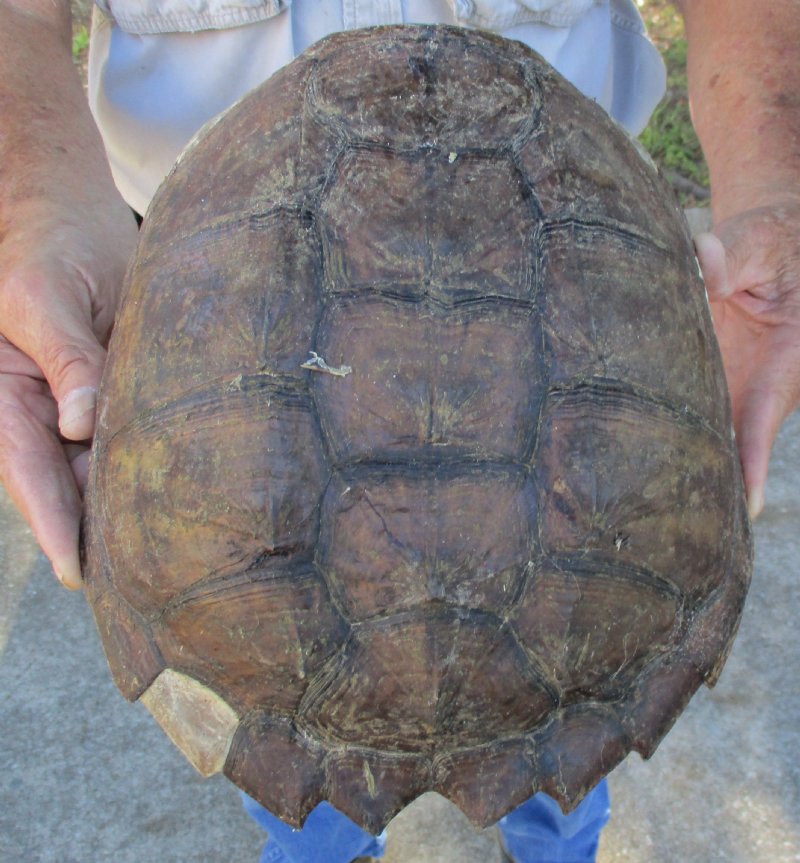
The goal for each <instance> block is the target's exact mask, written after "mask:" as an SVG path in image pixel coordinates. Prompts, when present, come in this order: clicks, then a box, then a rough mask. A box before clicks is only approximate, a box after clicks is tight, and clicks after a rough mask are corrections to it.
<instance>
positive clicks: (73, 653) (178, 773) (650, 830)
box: [0, 416, 800, 863]
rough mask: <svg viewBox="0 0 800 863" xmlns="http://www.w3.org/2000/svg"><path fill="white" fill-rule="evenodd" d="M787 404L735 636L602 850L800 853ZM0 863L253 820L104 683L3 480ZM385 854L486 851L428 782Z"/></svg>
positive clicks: (409, 861)
mask: <svg viewBox="0 0 800 863" xmlns="http://www.w3.org/2000/svg"><path fill="white" fill-rule="evenodd" d="M799 484H800V416H795V417H793V418H791V419H790V421H789V422H788V423H787V425H786V426H785V428H784V430H783V432H782V434H781V437H780V440H779V443H778V447H777V451H776V453H775V457H774V460H773V464H772V474H771V480H770V485H769V490H768V503H767V507H766V510H765V512H764V515H763V516H762V518H761V519H760V520H759V522H758V524H757V528H756V541H757V563H756V572H755V578H754V581H753V587H752V590H751V594H750V598H749V600H748V605H747V608H746V612H745V618H744V621H743V624H742V627H741V631H740V634H739V638H738V640H737V642H736V645H735V647H734V650H733V653H732V655H731V658H730V660H729V662H728V665H727V667H726V669H725V672H724V673H723V676H722V679H721V681H720V683H719V684H718V686H717V688H716V689H715V690H713V691H708V690H703V691H701V692H700V693H698V695H697V696H696V697H695V699H694V700H693V701H692V703H691V704H690V706H689V708H688V710H687V711H686V712H685V713H684V715H683V716H682V717H681V719H679V720H678V723H677V725H676V727H675V728H674V729H673V731H672V732H671V733H670V735H669V736H668V737H667V739H666V740H665V741H664V743H663V744H662V746H661V748H660V749H659V751H658V752H657V753H656V755H655V756H654V757H653V758H652V759H651V761H650V762H647V763H645V762H642V761H641V760H640V759H639V757H638V756H635V755H634V756H631V757H629V759H628V760H627V761H626V762H625V763H624V764H623V765H621V766H620V767H619V768H618V769H617V770H616V771H615V773H614V774H613V776H612V793H613V795H614V816H613V820H612V823H611V824H610V826H609V827H608V829H607V831H606V834H605V836H604V839H603V845H602V848H601V852H600V856H599V863H684V861H689V863H694V861H697V863H713V861H724V863H798V861H800V758H799V756H800V685H799V684H798V674H797V667H796V666H797V662H798V660H799V659H800V643H799V642H800V637H799V636H798V626H797V624H796V622H795V619H796V617H797V615H798V611H800V600H798V581H799V579H798V569H800V533H799V532H798V525H800V488H799V487H798V485H799ZM0 739H1V740H2V745H1V746H0V863H129V861H130V863H133V861H147V863H150V861H159V863H191V861H208V863H214V861H225V863H229V861H234V863H239V861H241V863H255V861H257V859H258V849H259V847H260V844H261V837H260V835H259V831H258V830H257V829H256V828H255V827H254V826H253V825H251V824H250V822H249V820H248V818H247V816H246V815H245V814H244V812H243V811H242V809H241V807H240V805H239V800H238V797H237V794H236V793H235V791H234V790H233V787H232V786H231V785H229V784H228V783H227V782H226V781H225V780H223V779H221V778H219V777H216V778H214V779H212V780H202V779H200V778H199V777H198V776H197V775H196V774H195V773H194V771H193V769H192V768H191V767H189V766H188V765H187V764H186V762H185V761H184V760H183V757H182V756H181V755H180V754H179V753H178V752H177V751H176V750H175V749H174V748H173V747H172V744H171V743H169V741H168V740H167V738H166V737H165V735H164V734H163V733H162V732H161V731H160V729H158V728H157V727H156V726H155V724H154V722H153V721H152V720H151V719H150V717H149V715H148V714H147V713H146V711H145V710H144V708H142V707H141V706H139V705H129V704H127V702H125V701H124V699H123V698H122V696H121V695H119V694H118V692H117V691H116V689H115V688H114V686H113V684H112V683H111V680H110V677H109V674H108V671H107V668H106V666H105V660H104V659H103V656H102V653H101V649H100V645H99V640H98V637H97V635H96V632H95V629H94V624H93V622H92V619H91V615H90V614H89V612H88V609H87V607H86V605H85V601H84V599H83V597H82V595H81V594H69V593H67V592H66V591H63V590H61V589H60V588H58V587H57V586H56V583H55V581H54V579H53V576H52V574H51V572H50V569H49V567H48V566H47V563H46V561H44V560H43V558H42V557H41V555H40V554H38V552H37V550H36V547H35V544H34V543H33V541H32V539H31V536H30V534H29V533H28V531H27V529H26V528H25V526H24V524H23V523H22V521H21V520H20V518H19V517H18V516H17V515H16V513H15V512H14V510H13V507H12V506H11V504H10V503H9V502H8V500H7V498H5V497H4V496H3V495H2V494H0ZM385 859H386V861H387V863H496V861H498V856H497V851H496V849H495V846H494V844H493V839H492V836H491V835H490V834H481V833H478V832H476V831H474V830H473V829H472V828H471V827H470V826H469V824H468V823H467V822H466V820H465V819H464V818H463V816H461V815H460V813H459V812H458V811H457V810H456V809H455V808H454V807H452V806H451V805H450V804H449V803H447V802H446V801H444V800H442V799H441V798H439V797H436V796H435V795H425V797H423V798H420V800H418V801H417V802H416V803H415V804H413V805H412V806H410V807H409V808H408V809H407V810H406V811H405V812H403V813H401V814H400V815H399V816H398V817H397V818H396V819H395V821H393V822H392V824H391V825H390V828H389V848H388V853H387V855H386V858H385Z"/></svg>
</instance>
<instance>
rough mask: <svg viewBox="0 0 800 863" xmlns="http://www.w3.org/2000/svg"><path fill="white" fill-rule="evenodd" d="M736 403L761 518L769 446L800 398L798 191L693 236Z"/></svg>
mask: <svg viewBox="0 0 800 863" xmlns="http://www.w3.org/2000/svg"><path fill="white" fill-rule="evenodd" d="M695 246H696V248H697V256H698V259H699V260H700V265H701V267H702V270H703V275H704V277H705V280H706V287H707V289H708V294H709V299H710V300H711V312H712V315H713V318H714V326H715V329H716V333H717V338H718V340H719V343H720V349H721V351H722V358H723V362H724V364H725V374H726V376H727V379H728V387H729V389H730V393H731V401H732V404H733V424H734V428H735V430H736V440H737V445H738V449H739V456H740V459H741V463H742V469H743V472H744V480H745V487H746V489H747V500H748V509H749V511H750V516H751V518H755V517H756V516H757V515H758V514H759V513H760V511H761V509H762V507H763V505H764V488H765V485H766V480H767V470H768V465H769V457H770V452H771V450H772V445H773V443H774V441H775V437H776V435H777V434H778V430H779V429H780V426H781V424H782V422H783V420H784V419H786V417H787V416H788V415H789V414H790V413H791V412H792V411H793V410H794V409H795V408H796V407H797V406H798V404H800V198H792V197H789V196H785V197H782V198H781V199H775V200H774V202H766V203H762V204H761V205H760V206H757V207H755V208H753V209H747V210H743V211H741V212H739V213H736V214H734V215H730V216H728V217H727V218H725V219H724V221H721V222H720V223H719V224H718V225H716V226H715V228H714V233H713V234H701V235H699V236H697V237H695Z"/></svg>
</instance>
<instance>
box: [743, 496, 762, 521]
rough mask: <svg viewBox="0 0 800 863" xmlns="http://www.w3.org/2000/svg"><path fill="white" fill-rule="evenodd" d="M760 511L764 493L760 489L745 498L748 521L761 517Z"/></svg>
mask: <svg viewBox="0 0 800 863" xmlns="http://www.w3.org/2000/svg"><path fill="white" fill-rule="evenodd" d="M762 509H764V491H763V489H760V488H756V489H753V491H751V492H750V494H749V496H748V498H747V512H748V514H749V516H750V521H755V520H756V519H757V518H758V517H759V515H761V510H762Z"/></svg>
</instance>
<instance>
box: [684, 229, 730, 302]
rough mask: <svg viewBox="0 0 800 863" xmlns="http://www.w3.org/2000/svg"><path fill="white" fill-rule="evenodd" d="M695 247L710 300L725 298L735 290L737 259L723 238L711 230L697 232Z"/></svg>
mask: <svg viewBox="0 0 800 863" xmlns="http://www.w3.org/2000/svg"><path fill="white" fill-rule="evenodd" d="M694 248H695V252H696V253H697V260H698V261H699V263H700V269H701V271H702V273H703V280H704V281H705V284H706V291H708V297H709V299H710V300H724V299H727V298H728V297H730V296H731V295H732V294H733V293H734V291H735V285H736V281H737V280H736V273H737V270H738V267H737V263H736V259H735V257H734V255H733V254H732V253H731V252H730V250H729V248H728V247H726V246H725V245H724V244H723V242H722V240H721V239H720V238H719V237H718V236H717V235H716V234H712V233H709V232H703V233H701V234H696V235H695V237H694Z"/></svg>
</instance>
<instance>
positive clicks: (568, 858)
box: [242, 780, 609, 863]
mask: <svg viewBox="0 0 800 863" xmlns="http://www.w3.org/2000/svg"><path fill="white" fill-rule="evenodd" d="M242 799H243V800H244V805H245V809H246V810H247V811H248V813H249V814H250V815H251V816H252V817H253V818H254V819H255V820H256V821H257V822H258V823H259V825H261V827H263V828H264V829H265V830H266V831H267V833H268V834H269V840H268V841H267V844H266V846H265V848H264V853H263V854H262V855H261V863H350V861H351V860H353V859H354V858H355V857H362V856H363V857H382V856H383V849H384V846H385V845H386V836H385V834H381V835H380V836H372V835H371V834H370V833H367V832H366V831H365V830H362V829H361V828H360V827H358V826H357V825H356V824H354V823H353V822H352V821H351V820H350V819H349V818H347V817H346V816H344V815H342V814H341V813H340V812H338V811H337V810H336V809H334V808H333V806H331V805H330V803H320V804H319V806H317V808H316V809H314V811H313V812H312V813H311V814H310V815H309V816H308V819H307V820H306V823H305V824H304V825H303V827H302V829H301V830H294V829H292V828H291V827H289V826H288V825H287V824H285V823H284V822H283V821H281V820H280V819H279V818H276V817H275V816H274V815H271V814H270V813H269V812H267V810H266V809H264V808H263V807H262V806H259V804H258V803H256V802H255V800H253V799H251V798H250V797H248V796H247V795H246V794H242ZM608 816H609V797H608V785H607V784H606V781H605V780H603V782H601V783H600V784H599V785H598V786H597V787H596V788H595V789H594V790H593V791H591V792H590V793H589V794H587V796H586V797H585V798H584V799H583V801H582V802H581V804H580V806H578V807H577V808H576V809H575V810H573V811H572V812H571V813H570V814H569V815H563V814H562V812H561V809H560V808H559V806H558V804H557V803H556V802H555V801H554V800H553V799H552V798H551V797H548V796H547V795H546V794H537V795H536V796H535V797H531V798H530V800H528V801H526V802H525V803H523V804H522V805H521V806H519V807H518V808H517V809H515V810H514V811H513V812H510V813H509V814H508V815H506V816H505V817H504V818H501V819H500V821H499V823H498V826H499V827H500V830H501V832H502V834H503V840H504V841H505V844H506V848H507V849H508V851H509V853H510V854H511V855H512V857H513V858H514V860H516V863H593V861H594V858H595V854H596V853H597V845H598V842H599V841H600V831H601V830H602V829H603V827H604V826H605V824H606V822H607V821H608Z"/></svg>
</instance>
